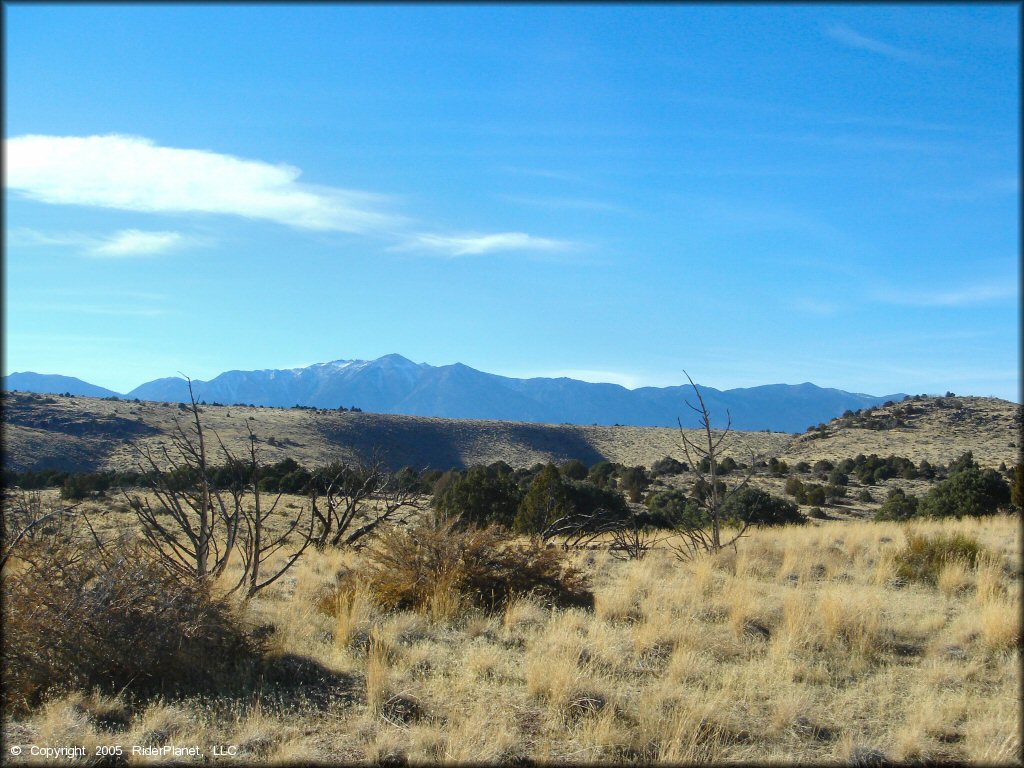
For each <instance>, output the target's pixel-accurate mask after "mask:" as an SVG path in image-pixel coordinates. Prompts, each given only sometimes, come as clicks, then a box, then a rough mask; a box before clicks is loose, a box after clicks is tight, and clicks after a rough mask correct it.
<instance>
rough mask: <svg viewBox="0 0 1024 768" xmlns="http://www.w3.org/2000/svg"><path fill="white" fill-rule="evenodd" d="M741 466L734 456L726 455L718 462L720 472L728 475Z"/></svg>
mask: <svg viewBox="0 0 1024 768" xmlns="http://www.w3.org/2000/svg"><path fill="white" fill-rule="evenodd" d="M738 467H739V464H737V463H736V460H735V459H734V458H733V457H732V456H726V457H725V458H724V459H722V460H721V461H720V462H718V472H719V473H721V474H723V475H727V474H729V473H730V472H732V471H734V470H735V469H737V468H738Z"/></svg>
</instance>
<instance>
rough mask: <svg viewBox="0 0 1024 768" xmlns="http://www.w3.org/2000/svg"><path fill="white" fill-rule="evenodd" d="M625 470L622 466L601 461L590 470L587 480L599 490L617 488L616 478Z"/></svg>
mask: <svg viewBox="0 0 1024 768" xmlns="http://www.w3.org/2000/svg"><path fill="white" fill-rule="evenodd" d="M622 469H625V467H623V466H622V465H621V464H616V463H615V462H612V461H599V462H598V463H597V464H595V465H594V466H592V467H591V468H590V471H589V472H588V473H587V480H589V481H590V482H591V483H593V484H594V485H596V486H597V487H598V488H615V486H616V477H618V474H619V472H620V471H621V470H622Z"/></svg>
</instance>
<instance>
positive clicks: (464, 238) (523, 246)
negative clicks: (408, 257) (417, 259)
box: [397, 232, 573, 256]
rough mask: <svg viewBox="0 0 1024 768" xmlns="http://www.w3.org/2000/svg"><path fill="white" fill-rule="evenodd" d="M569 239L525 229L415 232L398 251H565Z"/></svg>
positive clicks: (460, 253)
mask: <svg viewBox="0 0 1024 768" xmlns="http://www.w3.org/2000/svg"><path fill="white" fill-rule="evenodd" d="M572 245H573V243H571V242H569V241H568V240H552V239H551V238H547V237H535V236H533V235H528V234H526V233H525V232H499V233H497V234H493V235H476V234H474V235H433V234H418V235H414V236H412V237H411V238H409V239H408V240H406V242H405V243H403V244H402V245H399V246H397V250H428V251H438V252H442V253H447V254H449V255H451V256H479V255H482V254H489V253H496V252H499V251H563V250H567V249H569V248H571V247H572Z"/></svg>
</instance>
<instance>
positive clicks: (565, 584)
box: [366, 519, 594, 618]
mask: <svg viewBox="0 0 1024 768" xmlns="http://www.w3.org/2000/svg"><path fill="white" fill-rule="evenodd" d="M367 557H368V560H369V568H368V570H367V574H366V576H367V580H368V583H369V588H370V590H371V592H372V593H373V595H374V597H375V599H376V600H377V602H378V603H379V604H380V605H381V606H383V607H385V608H392V609H412V610H417V611H421V612H425V613H430V614H431V615H435V617H436V618H451V617H452V616H451V613H452V611H453V610H456V608H454V606H462V605H463V604H470V605H474V606H477V607H480V608H483V609H484V610H487V611H496V610H502V609H503V608H504V607H505V606H506V605H507V604H508V603H509V601H510V600H511V599H512V598H514V597H515V596H518V595H527V594H532V595H536V596H537V597H539V598H541V599H542V600H544V601H546V602H549V603H551V604H554V605H558V606H581V607H592V606H593V599H594V597H593V594H592V593H591V592H590V591H589V590H588V589H587V585H586V581H585V579H584V576H583V574H582V573H581V572H580V571H579V570H577V569H576V568H575V567H573V566H572V565H570V564H569V563H568V562H567V561H566V559H565V557H564V553H563V552H562V551H561V550H560V549H558V548H555V547H545V546H544V545H543V544H541V543H540V542H538V541H531V542H530V543H527V544H521V543H517V542H515V541H513V540H511V539H509V538H508V537H506V536H505V535H503V534H502V533H500V532H499V530H498V529H497V528H494V527H491V528H485V529H478V528H472V527H470V528H467V529H465V530H459V529H457V528H456V527H455V526H454V524H453V523H452V522H446V523H437V524H435V523H434V522H433V521H431V520H429V519H426V520H422V521H420V522H418V523H416V524H414V525H412V526H409V527H408V528H401V529H399V528H393V529H391V530H389V531H386V532H385V533H383V534H382V535H381V537H380V539H379V540H378V542H377V545H376V546H374V547H373V548H372V549H371V550H370V551H369V552H368V555H367ZM439 591H440V592H441V593H443V594H440V593H439Z"/></svg>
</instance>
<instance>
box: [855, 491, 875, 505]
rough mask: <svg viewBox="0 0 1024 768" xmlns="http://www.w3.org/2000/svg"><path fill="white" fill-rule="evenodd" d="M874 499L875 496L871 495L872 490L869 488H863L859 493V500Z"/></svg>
mask: <svg viewBox="0 0 1024 768" xmlns="http://www.w3.org/2000/svg"><path fill="white" fill-rule="evenodd" d="M874 500H875V497H874V496H872V495H871V491H869V490H868V489H867V488H864V489H862V490H861V492H860V493H858V494H857V501H863V502H870V501H874Z"/></svg>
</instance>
